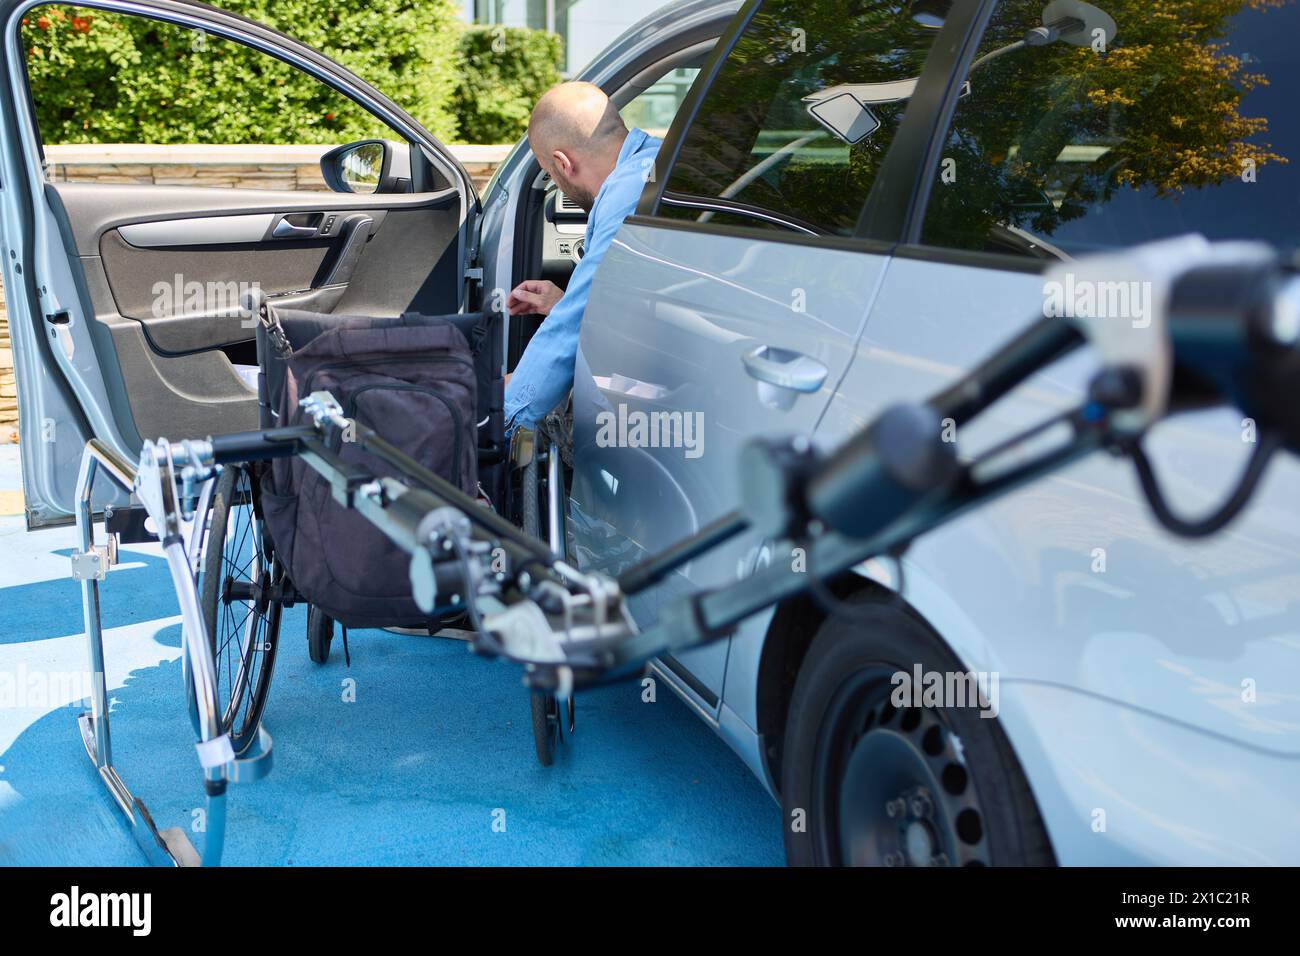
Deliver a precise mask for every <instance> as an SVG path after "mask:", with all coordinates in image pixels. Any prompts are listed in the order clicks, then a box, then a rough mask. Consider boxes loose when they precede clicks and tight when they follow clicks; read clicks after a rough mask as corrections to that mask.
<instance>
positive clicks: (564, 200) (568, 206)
mask: <svg viewBox="0 0 1300 956" xmlns="http://www.w3.org/2000/svg"><path fill="white" fill-rule="evenodd" d="M555 194H556V195H557V196H558V197H559V200H560V201H559V204H558V205H557V207H556V208H557V209H558V210H559V211H560V212H571V213H576V214H577V215H579V216H583V215H586V212H587V211H586V210H585V209H583V208H582V207H581V206H579V205H578V204H577V203H576V202H574V201H573V200H572V199H570V198H569V197H568V196H566V195H564V193H563V192H561V191H560V190H558V189H557V190H556V192H555Z"/></svg>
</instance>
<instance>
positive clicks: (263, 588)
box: [212, 470, 280, 739]
mask: <svg viewBox="0 0 1300 956" xmlns="http://www.w3.org/2000/svg"><path fill="white" fill-rule="evenodd" d="M272 573H273V571H272V569H271V568H269V567H268V566H267V561H266V560H265V558H264V556H263V551H262V534H261V526H260V522H259V521H258V520H257V517H256V515H255V513H254V509H253V506H252V495H251V487H250V484H249V481H248V475H247V472H244V471H243V470H241V471H240V472H239V474H238V476H237V477H236V479H235V482H234V488H233V491H232V495H231V501H230V506H229V509H228V510H227V513H226V528H225V537H224V539H223V548H222V555H221V571H220V574H221V577H220V585H219V588H218V595H217V606H216V620H215V622H214V627H213V633H212V641H213V648H214V653H213V659H214V663H215V664H216V677H217V702H218V706H219V707H220V708H221V711H222V726H223V727H224V728H225V729H226V731H227V732H228V733H230V734H231V735H232V736H233V737H235V738H237V739H238V738H241V737H243V736H244V735H246V734H247V733H249V732H251V731H252V730H254V729H256V727H257V724H258V722H259V721H260V718H261V713H260V711H261V697H262V694H261V693H260V691H261V690H262V684H263V683H264V682H265V680H266V678H267V677H268V676H269V670H270V666H271V661H272V654H273V647H272V644H271V639H270V638H269V634H270V633H271V631H272V629H273V625H274V623H275V619H276V618H278V615H279V610H280V608H279V605H278V604H276V603H274V602H273V601H271V600H270V589H271V585H272V584H273V580H272Z"/></svg>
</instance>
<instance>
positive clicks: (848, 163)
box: [659, 0, 950, 235]
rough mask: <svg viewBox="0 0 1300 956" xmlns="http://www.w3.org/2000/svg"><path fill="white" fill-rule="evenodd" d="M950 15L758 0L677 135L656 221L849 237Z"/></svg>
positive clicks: (933, 8)
mask: <svg viewBox="0 0 1300 956" xmlns="http://www.w3.org/2000/svg"><path fill="white" fill-rule="evenodd" d="M949 6H950V3H946V2H941V0H916V2H913V3H899V2H897V0H889V2H885V0H822V2H817V3H809V2H808V0H768V2H766V3H764V4H763V5H762V7H761V8H760V9H759V10H758V12H757V13H755V14H754V16H753V19H752V20H751V21H750V24H749V26H748V27H747V28H746V30H745V32H744V34H743V35H742V36H741V37H740V38H739V39H738V40H737V42H736V44H735V46H734V47H733V48H732V50H731V52H730V54H729V55H728V57H727V61H726V63H725V64H724V65H723V67H722V69H721V70H720V71H719V73H718V75H717V76H716V77H715V78H714V80H713V83H712V84H711V85H710V87H709V91H708V94H707V95H706V96H705V98H704V101H703V103H702V104H701V106H700V109H699V112H698V113H697V114H696V116H695V119H694V121H693V122H692V124H691V127H690V129H689V130H687V132H686V136H685V138H684V140H683V143H682V147H681V151H680V153H679V155H678V157H677V160H676V162H675V163H674V164H673V167H672V169H671V171H670V172H669V173H668V181H667V184H666V188H665V193H664V200H663V204H662V205H661V206H660V210H659V211H660V214H661V215H664V216H669V217H676V218H687V219H695V220H697V221H709V220H713V221H715V222H720V223H735V224H739V225H746V226H759V227H769V228H776V229H791V228H793V229H797V230H801V231H805V232H813V233H827V234H839V235H848V234H851V233H852V232H853V229H854V226H855V225H856V223H857V219H858V214H859V212H860V211H861V209H862V206H863V204H864V202H865V201H866V198H867V193H868V191H869V190H870V188H871V183H872V180H873V179H874V177H875V174H876V170H877V169H878V167H879V165H880V162H881V160H882V159H883V158H884V156H885V153H886V152H887V151H888V149H889V145H890V143H891V142H892V141H893V136H894V132H895V130H896V129H897V126H898V123H899V120H900V119H901V118H902V115H903V111H904V109H905V108H906V106H907V103H908V100H909V98H910V96H911V94H912V92H913V91H914V88H915V81H916V79H917V78H918V77H919V76H920V74H921V68H922V65H923V64H924V62H925V57H926V53H927V52H928V51H929V49H930V47H931V45H932V44H933V43H934V39H935V37H936V36H937V35H938V33H939V28H940V27H941V26H942V25H943V19H944V16H945V14H946V11H947V9H948V7H949ZM720 208H721V209H725V210H727V211H726V212H720V211H719V209H720Z"/></svg>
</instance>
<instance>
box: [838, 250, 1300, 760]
mask: <svg viewBox="0 0 1300 956" xmlns="http://www.w3.org/2000/svg"><path fill="white" fill-rule="evenodd" d="M1042 286H1043V280H1042V278H1041V277H1040V276H1038V275H1035V274H1032V273H1017V272H1011V271H1001V270H996V269H985V268H978V267H973V266H965V265H956V264H952V263H941V262H932V261H922V260H918V259H908V258H895V259H894V260H892V261H891V262H890V265H889V270H888V274H887V276H886V279H885V282H884V284H883V287H882V289H881V293H880V295H879V297H878V298H877V300H876V303H875V307H874V308H873V310H872V314H871V319H870V321H869V323H868V326H867V331H866V334H865V335H864V336H863V338H862V339H861V341H860V342H859V344H858V349H857V357H856V359H855V361H854V364H853V368H852V370H851V371H850V373H849V375H848V376H846V377H845V380H844V382H843V384H842V385H841V387H840V390H839V392H838V394H837V395H836V400H835V402H834V403H833V404H832V408H831V410H830V411H829V413H828V415H827V419H826V422H825V423H824V426H823V429H822V431H821V433H820V434H819V439H820V440H823V441H831V442H834V441H837V440H840V439H842V438H843V437H846V436H847V435H848V434H850V432H851V431H852V430H854V429H855V428H858V427H860V424H861V422H862V421H863V419H864V418H866V419H870V418H871V417H874V416H875V415H876V414H878V413H879V412H880V411H882V410H883V409H884V408H885V407H886V406H887V405H889V404H892V403H894V402H899V401H908V400H917V399H923V398H924V397H926V396H928V395H929V394H932V393H934V392H936V391H938V390H940V389H941V388H943V387H944V386H945V385H947V384H948V383H949V382H951V381H952V380H953V379H954V378H955V377H956V376H957V375H958V374H960V372H961V371H962V370H963V369H965V368H968V367H969V366H970V364H972V363H973V362H974V361H977V360H978V359H979V358H980V357H981V356H984V355H987V354H991V353H992V352H993V351H994V350H995V349H996V348H997V347H998V345H999V344H1000V343H1002V342H1004V341H1007V340H1009V339H1011V338H1012V337H1014V336H1015V335H1016V333H1017V332H1018V331H1020V330H1021V329H1023V328H1024V327H1025V326H1026V325H1027V324H1028V321H1030V320H1031V319H1032V318H1033V316H1034V314H1035V312H1037V313H1038V314H1039V315H1041V314H1042V308H1043V288H1042ZM1095 367H1096V366H1095V359H1093V357H1092V356H1091V355H1089V354H1086V353H1081V354H1078V355H1076V356H1072V357H1070V358H1068V359H1067V360H1065V361H1063V362H1061V363H1058V365H1056V366H1054V367H1053V368H1051V369H1049V370H1048V371H1046V372H1043V373H1041V374H1039V375H1038V376H1036V377H1035V378H1034V379H1032V380H1031V381H1030V382H1029V383H1027V384H1026V386H1025V387H1024V388H1023V389H1022V390H1020V391H1018V392H1016V393H1013V394H1012V395H1011V396H1008V398H1006V399H1004V400H1003V402H1001V403H999V404H998V405H996V406H994V408H993V409H991V410H990V412H989V413H988V415H987V416H986V418H985V420H983V421H981V422H979V423H978V424H972V425H969V426H963V429H962V431H961V433H960V434H959V435H958V441H959V447H960V448H961V450H962V453H963V454H964V455H976V454H978V452H979V451H980V450H981V449H982V448H987V447H989V446H990V444H991V443H992V442H993V441H995V440H996V439H997V438H998V437H1000V436H1005V435H1007V434H1009V433H1011V432H1012V431H1013V430H1015V429H1023V428H1026V427H1028V426H1030V425H1032V424H1034V423H1036V422H1038V421H1044V420H1046V419H1048V418H1049V417H1051V416H1052V415H1053V414H1055V413H1058V412H1060V411H1061V410H1063V409H1064V408H1066V407H1069V406H1070V405H1074V404H1078V403H1079V402H1081V401H1082V398H1083V395H1084V393H1085V389H1086V386H1087V382H1088V378H1089V375H1090V373H1091V371H1092V370H1093V369H1095ZM1148 446H1149V450H1150V453H1151V455H1152V459H1153V462H1154V464H1155V467H1156V469H1157V471H1158V473H1159V474H1160V475H1161V477H1162V481H1163V482H1164V484H1165V486H1166V488H1167V490H1168V494H1169V496H1170V499H1171V502H1172V504H1173V506H1174V507H1175V508H1176V509H1178V510H1179V511H1180V512H1182V513H1187V514H1197V513H1203V512H1204V511H1205V510H1206V509H1207V508H1209V507H1210V506H1211V505H1212V504H1213V502H1215V501H1218V500H1221V499H1222V497H1223V496H1224V495H1225V494H1226V493H1227V491H1228V489H1229V487H1230V485H1231V483H1232V482H1233V481H1234V480H1235V478H1236V476H1237V474H1238V473H1239V472H1240V469H1241V467H1242V466H1243V465H1244V463H1245V459H1246V457H1247V455H1248V454H1249V453H1250V451H1251V448H1252V446H1251V445H1250V444H1249V443H1246V442H1243V441H1242V429H1241V422H1240V416H1237V415H1234V414H1232V413H1230V412H1228V411H1215V412H1206V413H1198V414H1196V415H1190V416H1181V417H1179V418H1176V419H1173V420H1171V421H1170V422H1168V423H1165V424H1162V425H1160V426H1158V427H1157V428H1156V429H1154V430H1153V432H1152V434H1151V436H1150V439H1149V441H1148ZM1298 488H1300V465H1298V464H1297V463H1296V462H1295V461H1294V460H1293V459H1278V460H1277V461H1276V462H1275V463H1274V466H1273V467H1272V468H1271V469H1270V473H1269V474H1268V476H1267V477H1266V479H1265V480H1264V482H1263V484H1262V485H1261V487H1260V489H1259V492H1258V493H1257V495H1256V497H1255V498H1254V500H1253V501H1252V503H1251V506H1250V507H1249V508H1248V509H1247V511H1246V512H1245V513H1244V514H1243V515H1242V516H1241V517H1240V518H1239V519H1238V520H1237V521H1236V522H1235V523H1234V524H1233V526H1232V527H1230V528H1229V529H1227V530H1226V531H1224V532H1223V533H1222V534H1220V535H1218V536H1216V537H1214V538H1213V539H1210V540H1207V541H1203V542H1193V541H1188V540H1186V539H1180V538H1176V537H1174V536H1172V535H1170V534H1168V533H1167V532H1165V531H1163V530H1162V529H1161V528H1160V527H1159V526H1158V525H1157V524H1156V522H1155V520H1154V519H1153V518H1152V517H1151V516H1150V515H1149V510H1148V508H1147V505H1146V502H1145V500H1144V499H1143V498H1142V495H1141V493H1140V490H1139V488H1138V485H1137V481H1136V478H1135V476H1134V474H1133V471H1132V467H1131V466H1130V465H1129V464H1128V463H1127V462H1126V461H1122V460H1117V459H1114V458H1111V457H1109V456H1105V455H1094V456H1091V457H1089V458H1087V459H1085V460H1083V461H1081V462H1078V463H1076V464H1074V465H1072V466H1070V467H1069V468H1066V469H1063V470H1062V471H1060V472H1057V473H1056V474H1054V475H1052V476H1049V477H1046V478H1043V479H1041V480H1039V481H1037V482H1035V483H1033V484H1031V485H1029V486H1027V487H1024V488H1021V489H1018V490H1017V491H1016V492H1015V493H1014V494H1013V495H1011V496H1010V497H1008V498H1005V499H1003V500H1001V501H998V502H995V503H992V504H990V505H988V506H986V507H982V508H980V509H978V510H977V511H975V512H973V513H971V514H969V515H965V516H963V517H962V518H960V519H958V520H957V521H954V522H952V523H951V524H950V525H947V526H945V527H943V528H940V529H938V530H936V531H935V532H933V533H931V534H928V535H925V536H924V537H922V538H921V539H920V540H918V541H917V542H916V543H915V544H914V546H913V547H912V549H911V550H910V551H909V553H908V555H907V558H906V561H905V565H904V566H905V575H904V579H905V581H906V591H905V596H906V598H907V599H908V602H909V603H910V604H911V605H912V607H914V608H915V609H916V610H917V611H918V612H919V613H921V614H922V615H923V616H924V617H925V618H926V619H927V620H929V621H930V623H931V624H932V625H933V626H934V627H935V628H936V629H937V630H938V631H939V633H941V634H943V635H944V638H945V639H946V640H947V641H948V642H949V644H951V645H952V646H953V647H954V649H955V650H956V651H957V652H958V654H959V655H960V656H961V657H962V659H963V660H964V661H965V662H966V664H967V665H968V666H969V667H970V668H971V669H973V670H977V671H989V672H997V673H999V674H1000V675H1001V676H1002V679H1004V680H1035V681H1042V682H1047V683H1052V684H1056V685H1060V686H1063V687H1071V688H1075V689H1077V690H1079V691H1082V692H1085V693H1089V694H1093V695H1096V696H1097V697H1099V698H1105V699H1109V700H1112V701H1115V702H1117V703H1123V704H1126V705H1128V706H1130V707H1134V708H1141V709H1144V710H1151V711H1155V712H1158V713H1161V714H1164V715H1165V716H1167V717H1168V718H1169V719H1171V720H1175V721H1178V722H1181V723H1183V724H1186V725H1188V726H1191V727H1198V728H1201V729H1203V730H1205V731H1207V732H1209V733H1213V734H1216V735H1219V736H1221V737H1223V738H1226V739H1230V740H1236V741H1238V742H1240V743H1242V744H1246V745H1249V746H1252V747H1256V748H1259V749H1260V750H1266V751H1269V752H1274V753H1279V754H1292V755H1295V754H1300V693H1297V690H1296V686H1297V684H1296V680H1295V678H1296V676H1297V675H1300V514H1297V511H1296V509H1295V505H1294V502H1295V500H1296V491H1297V489H1298Z"/></svg>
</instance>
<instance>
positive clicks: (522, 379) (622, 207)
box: [505, 129, 662, 431]
mask: <svg viewBox="0 0 1300 956" xmlns="http://www.w3.org/2000/svg"><path fill="white" fill-rule="evenodd" d="M660 145H662V144H661V141H660V140H658V139H655V138H654V137H653V136H650V135H649V134H647V133H645V132H644V131H642V130H639V129H634V130H632V131H630V132H629V133H628V135H627V140H626V141H625V142H624V143H623V148H622V149H621V150H619V154H618V162H617V163H616V164H615V166H614V169H613V171H612V172H611V173H610V174H609V176H608V177H607V178H606V179H605V182H604V184H603V185H602V186H601V187H600V192H599V193H597V194H596V201H595V202H594V203H593V204H592V208H591V213H590V214H589V215H588V217H587V234H586V238H585V239H584V241H583V246H584V253H583V257H582V259H581V260H580V261H579V262H578V265H577V268H575V269H574V270H573V275H572V276H571V277H570V278H569V285H568V288H566V289H565V292H564V296H563V297H562V298H561V299H560V301H559V302H557V303H556V304H555V308H553V309H552V310H551V314H550V315H548V316H547V317H546V319H545V320H544V321H543V322H542V324H541V326H540V327H539V328H538V329H537V332H536V333H534V335H533V337H532V338H531V339H530V340H529V341H528V347H527V348H526V349H524V354H523V356H522V357H521V358H520V359H519V365H518V366H517V367H516V368H515V371H514V375H512V376H511V378H510V384H509V385H508V386H506V403H505V414H506V428H507V429H508V430H511V431H513V429H514V427H515V426H516V425H527V426H530V427H531V426H533V425H535V424H536V423H537V422H538V421H540V420H541V419H542V418H545V417H546V413H547V412H549V411H550V410H551V409H553V408H554V407H555V406H556V405H558V404H560V402H561V401H563V400H564V398H565V396H566V395H568V394H569V390H570V389H571V388H573V364H574V361H575V359H576V357H577V354H578V333H579V332H580V330H581V327H582V313H583V312H585V311H586V309H587V294H588V293H589V292H590V291H591V280H592V277H593V276H594V275H595V274H596V268H597V267H598V266H599V265H600V261H601V260H602V259H603V258H605V250H606V249H608V248H609V244H610V243H611V242H612V241H613V240H614V235H615V234H616V233H617V232H618V230H619V227H620V226H621V225H623V220H624V219H626V218H627V217H628V216H630V215H631V214H632V213H633V212H634V211H635V210H636V204H637V201H638V200H639V199H640V198H641V191H642V189H644V188H645V184H646V181H647V179H648V178H649V176H650V173H651V170H652V169H653V168H654V159H655V154H657V153H658V152H659V147H660Z"/></svg>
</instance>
